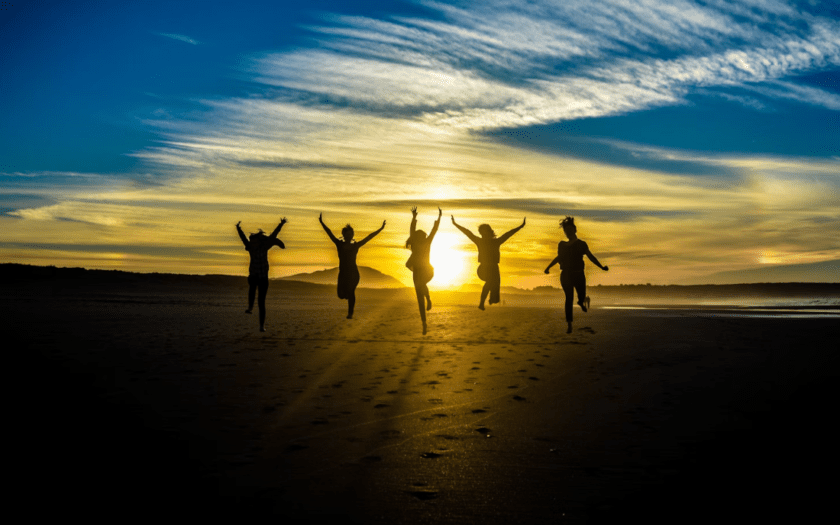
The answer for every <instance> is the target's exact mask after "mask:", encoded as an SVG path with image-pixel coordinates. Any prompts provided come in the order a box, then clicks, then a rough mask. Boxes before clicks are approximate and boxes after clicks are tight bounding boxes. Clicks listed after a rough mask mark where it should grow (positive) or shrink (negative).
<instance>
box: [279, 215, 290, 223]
mask: <svg viewBox="0 0 840 525" xmlns="http://www.w3.org/2000/svg"><path fill="white" fill-rule="evenodd" d="M287 222H289V221H287V220H286V217H283V218H282V219H280V224H286V223H287Z"/></svg>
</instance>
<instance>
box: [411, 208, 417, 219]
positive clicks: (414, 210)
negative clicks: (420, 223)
mask: <svg viewBox="0 0 840 525" xmlns="http://www.w3.org/2000/svg"><path fill="white" fill-rule="evenodd" d="M411 216H412V217H417V206H412V207H411Z"/></svg>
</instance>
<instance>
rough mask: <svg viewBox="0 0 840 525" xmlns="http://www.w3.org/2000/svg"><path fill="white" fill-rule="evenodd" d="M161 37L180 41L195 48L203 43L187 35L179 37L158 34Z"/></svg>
mask: <svg viewBox="0 0 840 525" xmlns="http://www.w3.org/2000/svg"><path fill="white" fill-rule="evenodd" d="M156 34H157V35H159V36H163V37H166V38H171V39H172V40H179V41H181V42H186V43H187V44H192V45H194V46H197V45H199V44H200V43H201V42H199V41H198V40H196V39H194V38H190V37H188V36H186V35H179V34H177V33H156Z"/></svg>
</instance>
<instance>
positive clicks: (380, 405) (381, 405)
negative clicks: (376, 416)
mask: <svg viewBox="0 0 840 525" xmlns="http://www.w3.org/2000/svg"><path fill="white" fill-rule="evenodd" d="M389 406H391V405H389V404H387V403H379V404H377V405H373V408H388V407H389Z"/></svg>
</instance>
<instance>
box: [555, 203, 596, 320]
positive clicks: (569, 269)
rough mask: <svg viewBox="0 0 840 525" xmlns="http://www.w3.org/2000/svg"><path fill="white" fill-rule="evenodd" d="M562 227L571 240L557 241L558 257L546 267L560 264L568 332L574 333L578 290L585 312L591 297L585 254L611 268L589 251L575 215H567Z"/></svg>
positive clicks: (579, 299)
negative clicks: (574, 313)
mask: <svg viewBox="0 0 840 525" xmlns="http://www.w3.org/2000/svg"><path fill="white" fill-rule="evenodd" d="M560 227H561V228H563V233H565V234H566V237H568V239H569V241H568V242H566V241H560V242H559V243H557V257H555V258H554V260H553V261H551V264H549V265H548V267H547V268H546V269H545V273H549V270H550V269H551V267H552V266H554V265H555V264H558V263H559V264H560V286H562V287H563V293H564V294H566V322H567V323H569V329H568V330H566V333H567V334H570V333H572V309H573V306H574V305H573V304H572V302H573V301H574V296H575V290H577V295H578V304H579V305H580V309H581V310H583V311H584V312H585V311H587V310H589V297H588V296H587V295H586V275H585V274H584V273H583V256H584V255H586V256H587V257H589V260H590V261H592V262H593V263H594V264H595V266H597V267H598V268H600V269H602V270H604V271H605V272H606V271H608V270H609V267H608V266H601V263H600V262H598V259H596V258H595V256H594V255H592V252H591V251H589V246H588V245H587V244H586V243H585V242H584V241H582V240H580V239H578V237H577V227H576V226H575V219H574V217H566V218H565V219H563V220H562V221H561V222H560Z"/></svg>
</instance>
